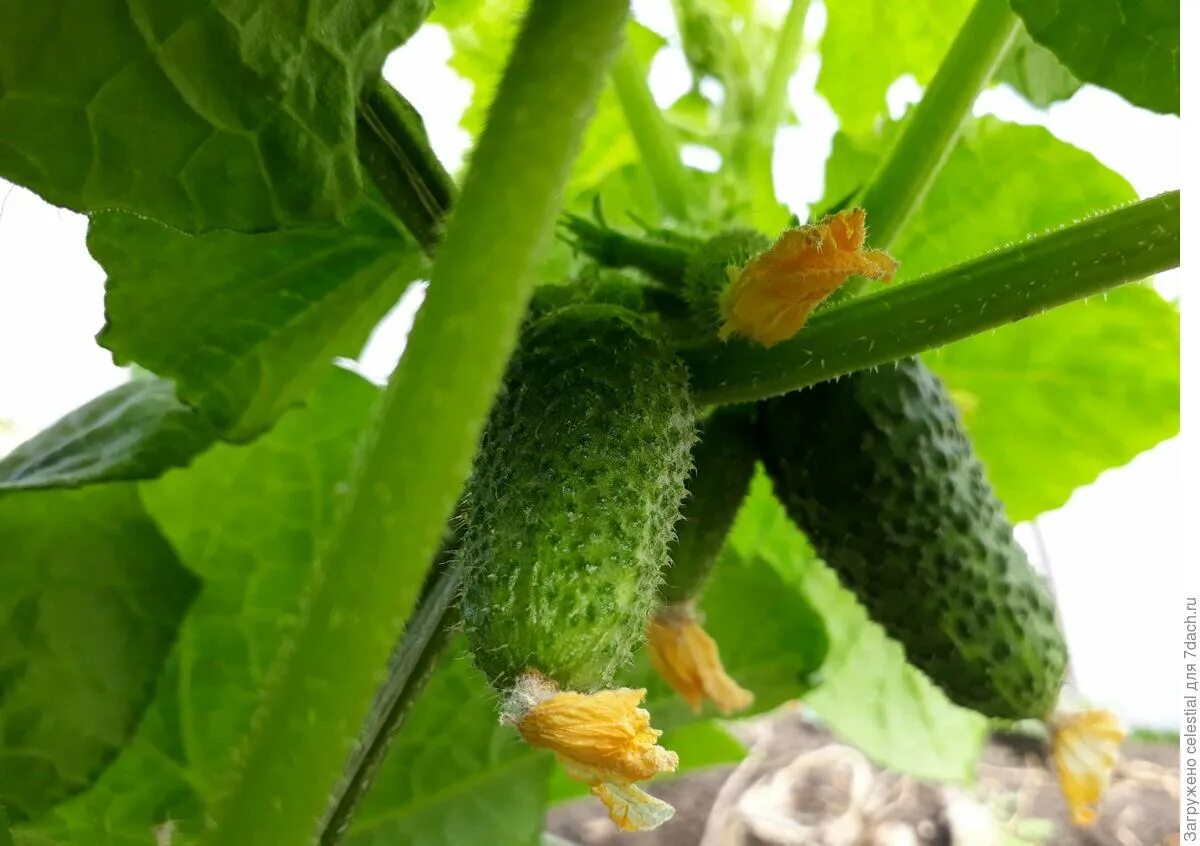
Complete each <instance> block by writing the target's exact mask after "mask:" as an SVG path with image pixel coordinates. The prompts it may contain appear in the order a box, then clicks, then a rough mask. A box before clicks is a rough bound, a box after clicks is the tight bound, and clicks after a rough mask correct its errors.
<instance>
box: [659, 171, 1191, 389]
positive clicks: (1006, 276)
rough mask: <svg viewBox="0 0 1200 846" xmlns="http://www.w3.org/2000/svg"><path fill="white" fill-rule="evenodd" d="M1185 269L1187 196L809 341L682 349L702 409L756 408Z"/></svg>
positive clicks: (1026, 250) (889, 295)
mask: <svg viewBox="0 0 1200 846" xmlns="http://www.w3.org/2000/svg"><path fill="white" fill-rule="evenodd" d="M1178 265H1179V192H1178V191H1173V192H1171V193H1168V194H1161V195H1159V196H1157V197H1152V198H1150V199H1148V200H1142V201H1141V202H1138V203H1134V204H1132V205H1129V206H1125V207H1123V208H1120V209H1117V210H1115V211H1111V212H1108V213H1106V214H1102V215H1099V216H1097V217H1094V218H1091V219H1090V220H1086V221H1084V222H1082V223H1077V224H1075V225H1074V226H1070V227H1067V228H1065V229H1060V230H1058V231H1056V232H1053V233H1050V234H1048V235H1043V236H1041V237H1038V238H1033V239H1031V240H1029V241H1026V242H1025V243H1023V244H1019V245H1016V246H1013V247H1009V248H1007V249H1004V250H1000V251H997V252H994V253H989V254H987V255H984V256H980V257H979V258H977V259H974V260H972V261H969V262H966V263H965V264H961V265H958V266H957V267H952V268H949V269H947V270H944V271H941V272H938V273H934V274H930V275H929V276H925V277H923V278H921V279H917V280H914V281H912V282H908V283H905V284H904V285H899V286H897V287H895V288H892V289H890V290H887V291H883V292H881V293H879V294H876V295H874V296H871V297H864V298H862V299H859V300H855V301H853V302H850V303H847V304H845V305H841V306H838V307H835V308H831V309H828V310H827V311H824V312H820V313H818V314H817V315H816V316H814V317H813V318H812V320H810V321H809V324H808V325H807V326H806V327H805V328H804V330H803V331H802V332H800V334H799V335H797V336H796V337H795V338H793V339H792V340H790V341H787V342H785V343H782V344H779V345H778V346H776V347H772V348H770V349H765V348H763V347H761V346H758V345H756V344H751V343H749V342H743V341H735V342H730V343H708V344H705V345H702V346H698V347H692V348H687V349H684V350H682V351H681V352H682V354H683V357H684V360H685V361H686V362H687V364H688V367H689V368H690V369H691V372H692V388H693V391H694V393H695V397H696V399H697V401H698V402H703V403H709V404H720V403H736V402H748V401H751V400H758V399H765V398H766V397H770V396H775V395H777V394H783V393H787V392H788V391H794V390H797V389H799V388H803V387H806V386H808V385H813V384H816V383H817V382H824V381H826V380H827V379H832V378H834V377H837V376H841V375H843V374H846V373H851V372H853V371H855V370H860V369H862V368H864V367H873V366H876V365H879V364H883V363H885V362H889V361H894V360H895V359H898V358H903V357H904V356H909V355H914V354H916V353H919V352H922V351H924V350H928V349H932V348H934V347H939V346H942V345H943V344H947V343H950V342H951V341H957V340H959V339H961V338H965V337H968V336H970V335H974V334H977V333H979V332H984V331H987V330H988V329H994V328H996V327H997V326H1001V325H1003V324H1005V323H1012V322H1014V321H1017V320H1021V319H1023V318H1026V317H1030V316H1031V315H1035V314H1038V313H1040V312H1042V311H1045V310H1046V309H1049V308H1053V307H1054V306H1057V305H1062V304H1063V303H1067V302H1071V301H1072V300H1078V299H1082V298H1084V297H1087V296H1090V295H1092V294H1097V293H1100V292H1102V291H1106V290H1108V289H1109V288H1113V287H1115V286H1117V285H1120V284H1122V283H1125V282H1129V281H1132V280H1136V279H1144V278H1146V277H1147V276H1150V275H1152V274H1154V273H1157V272H1159V271H1162V270H1166V269H1169V268H1172V267H1177V266H1178Z"/></svg>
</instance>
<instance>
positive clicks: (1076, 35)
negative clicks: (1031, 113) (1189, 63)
mask: <svg viewBox="0 0 1200 846" xmlns="http://www.w3.org/2000/svg"><path fill="white" fill-rule="evenodd" d="M1010 2H1011V4H1012V7H1013V10H1014V11H1015V12H1016V13H1017V14H1018V15H1020V16H1021V18H1022V19H1023V20H1024V21H1025V27H1026V29H1028V30H1029V34H1030V35H1031V36H1033V38H1034V40H1035V41H1037V42H1039V43H1040V44H1043V45H1045V46H1046V47H1048V48H1049V49H1050V50H1052V51H1053V52H1054V54H1055V55H1057V56H1058V58H1059V59H1061V60H1062V63H1063V64H1064V65H1066V66H1067V67H1068V68H1070V69H1071V71H1072V72H1074V74H1075V75H1076V76H1077V77H1079V78H1080V79H1082V80H1084V81H1085V82H1094V83H1096V84H1097V85H1103V86H1104V87H1105V88H1110V89H1112V90H1113V91H1116V92H1117V93H1118V94H1120V95H1121V96H1122V97H1124V98H1125V99H1126V100H1128V101H1129V102H1131V103H1133V104H1134V105H1135V106H1142V107H1144V108H1147V109H1153V110H1154V111H1156V112H1172V113H1174V114H1179V3H1177V2H1175V0H1052V2H1046V0H1010Z"/></svg>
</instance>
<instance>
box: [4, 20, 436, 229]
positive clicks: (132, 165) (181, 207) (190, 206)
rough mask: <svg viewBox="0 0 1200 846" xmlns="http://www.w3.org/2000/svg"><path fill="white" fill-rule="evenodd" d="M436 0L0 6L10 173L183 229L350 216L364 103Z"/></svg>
mask: <svg viewBox="0 0 1200 846" xmlns="http://www.w3.org/2000/svg"><path fill="white" fill-rule="evenodd" d="M428 10H429V2H428V0H352V2H342V3H314V2H303V3H295V2H287V0H270V2H266V3H238V2H235V0H187V2H168V0H133V2H125V0H47V2H41V3H36V4H30V3H27V2H24V0H0V176H4V177H5V178H7V179H11V180H13V181H15V182H19V183H21V184H24V185H27V186H28V187H30V188H32V189H33V190H35V191H37V192H38V193H40V194H41V195H42V196H43V197H45V198H46V199H47V200H49V201H50V202H52V203H55V204H58V205H63V206H67V207H69V208H72V209H75V210H77V211H97V210H102V209H127V210H129V211H134V212H137V213H139V214H143V215H148V216H150V217H154V218H157V219H159V220H162V221H164V222H166V223H169V224H171V225H173V226H177V227H179V228H181V229H185V230H188V231H194V232H198V231H204V230H209V229H219V228H229V229H237V230H242V231H259V230H267V229H277V228H282V227H292V226H298V225H304V224H308V223H320V222H330V221H335V220H340V219H342V218H343V217H345V216H346V215H347V214H348V213H349V212H350V211H351V210H352V209H353V207H354V205H355V202H356V200H357V198H358V195H359V192H360V189H361V185H362V178H361V175H360V173H359V168H358V159H357V155H356V149H355V135H354V131H355V105H356V101H357V96H358V91H359V89H360V88H361V86H362V84H363V82H364V81H365V80H366V79H367V78H368V77H369V76H370V75H372V74H375V73H378V71H379V68H380V66H381V65H382V62H383V58H384V56H385V54H386V52H387V51H388V50H389V49H390V48H392V47H395V46H397V45H398V44H400V43H401V42H402V41H403V40H404V39H405V38H407V37H408V35H410V34H411V33H412V32H413V31H415V30H416V28H417V26H419V25H420V22H421V21H422V20H423V19H424V17H425V15H426V13H427V12H428Z"/></svg>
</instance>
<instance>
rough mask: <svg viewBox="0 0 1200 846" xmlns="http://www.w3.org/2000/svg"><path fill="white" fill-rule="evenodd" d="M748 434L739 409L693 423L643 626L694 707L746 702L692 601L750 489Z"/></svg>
mask: <svg viewBox="0 0 1200 846" xmlns="http://www.w3.org/2000/svg"><path fill="white" fill-rule="evenodd" d="M751 435H752V431H751V419H750V413H749V412H748V411H747V410H746V409H743V408H734V409H725V410H721V411H717V412H716V413H714V414H713V415H712V416H711V417H710V418H709V419H708V420H707V421H705V423H704V425H703V427H702V428H701V431H700V441H699V443H698V444H697V445H696V448H695V450H694V452H693V455H692V458H693V460H694V461H695V464H696V470H695V472H694V474H693V475H692V477H691V478H690V479H689V480H688V497H687V499H686V500H685V501H684V505H683V519H682V520H681V521H680V524H679V529H678V534H677V537H676V539H675V543H674V544H673V545H672V547H671V566H670V567H668V568H667V572H666V576H665V578H664V580H663V584H662V588H661V589H660V591H659V596H660V599H661V601H662V605H660V606H659V608H658V609H657V610H656V611H655V612H654V615H653V616H652V617H651V619H650V624H649V626H648V628H647V630H646V645H647V649H648V651H649V653H650V662H651V663H652V664H653V665H654V668H655V669H656V670H657V671H658V673H659V675H661V676H662V677H663V679H664V680H665V681H666V682H667V684H669V685H670V686H671V688H672V689H673V690H674V691H675V692H676V693H678V694H679V695H680V696H682V697H683V698H684V699H685V700H686V701H687V702H688V704H689V705H691V707H692V710H694V711H699V710H700V707H701V703H702V702H703V700H704V699H708V700H710V701H711V702H712V703H713V704H714V705H715V706H716V708H717V710H718V711H720V712H721V713H724V714H729V713H732V712H734V711H740V710H742V709H743V708H746V707H748V706H749V705H750V704H751V703H752V702H753V701H754V696H753V694H751V693H750V692H749V691H747V690H745V689H743V688H742V687H740V686H739V685H738V684H737V683H736V682H735V681H734V680H733V679H732V678H730V677H729V675H728V674H727V673H726V672H725V668H724V667H723V666H722V664H721V657H720V653H719V652H718V649H717V645H716V643H715V641H713V639H712V638H711V637H710V636H709V635H708V633H707V632H705V631H704V629H703V627H702V620H701V618H700V616H699V614H698V613H697V611H696V609H695V604H694V600H695V598H696V596H697V594H699V592H700V590H701V589H702V588H703V586H704V582H705V580H706V579H707V578H708V575H709V573H711V572H712V568H713V565H715V564H716V561H717V556H718V555H719V554H720V552H721V548H722V547H723V546H724V545H725V538H726V537H727V536H728V534H729V530H730V528H731V527H732V526H733V521H734V518H735V517H736V516H737V512H738V509H739V508H740V507H741V504H742V500H743V499H745V497H746V491H747V490H748V489H749V487H750V478H751V477H752V476H753V474H754V464H755V461H756V459H757V454H756V452H755V449H754V444H753V441H752V439H751Z"/></svg>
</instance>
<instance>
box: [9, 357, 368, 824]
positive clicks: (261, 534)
mask: <svg viewBox="0 0 1200 846" xmlns="http://www.w3.org/2000/svg"><path fill="white" fill-rule="evenodd" d="M378 396H379V391H378V390H377V389H376V388H375V387H374V386H372V385H371V384H369V383H368V382H366V381H364V380H363V379H361V378H359V377H358V376H355V375H353V374H351V373H348V372H346V371H343V370H340V369H338V368H328V367H327V368H326V373H325V378H324V379H323V380H322V381H321V383H320V384H319V385H318V387H317V389H316V390H315V391H314V394H313V396H312V398H311V400H310V401H309V403H308V404H307V405H306V407H305V408H304V409H302V410H298V411H296V412H294V413H292V414H289V415H287V416H286V417H284V418H283V420H282V421H280V424H279V425H278V426H277V427H275V429H273V430H272V431H271V432H270V433H268V434H267V435H265V436H263V437H262V438H260V439H259V440H257V441H255V442H254V443H253V444H251V445H249V446H241V447H235V446H230V445H226V444H219V445H217V446H215V447H214V448H213V449H211V450H209V451H208V452H207V453H205V454H204V455H203V456H201V457H200V458H198V459H197V460H196V462H195V463H194V464H193V465H192V466H191V467H189V468H187V469H185V470H175V471H172V472H170V473H168V474H167V475H166V476H164V477H163V478H162V479H159V480H158V481H156V482H153V483H149V484H144V485H142V486H141V489H142V497H143V499H144V501H145V503H146V508H147V510H148V511H149V512H150V513H151V514H152V515H153V516H154V517H155V519H156V520H157V521H158V523H159V525H160V526H161V527H162V531H163V533H164V534H165V535H166V536H167V538H168V539H169V540H170V541H171V544H172V545H173V546H174V547H175V549H176V550H178V553H179V556H180V558H181V559H182V560H183V562H184V563H185V564H186V566H187V567H188V568H189V569H190V570H191V571H192V572H194V573H196V574H198V575H199V576H201V577H202V578H203V580H204V585H203V589H202V590H201V592H200V594H199V596H198V597H197V598H196V601H195V603H194V604H193V606H192V608H191V610H190V611H189V612H188V614H187V616H186V617H185V618H184V621H183V624H182V626H181V627H180V631H179V638H178V643H177V645H176V648H175V651H174V653H173V654H172V656H171V660H170V662H169V664H168V666H167V669H166V671H165V673H164V674H163V676H162V677H161V678H160V681H159V686H158V690H157V692H156V694H155V698H154V703H153V705H152V706H151V708H150V709H149V712H148V713H147V717H146V719H145V720H144V721H143V722H142V724H141V726H140V727H139V729H138V732H137V735H136V736H135V737H134V739H133V741H132V742H131V743H130V744H129V746H128V747H127V748H126V749H125V750H124V751H123V752H122V754H121V755H120V757H119V758H118V759H117V760H116V762H114V764H113V765H112V766H111V767H110V768H109V769H108V770H107V771H106V772H105V773H104V776H103V777H102V778H101V779H100V781H99V782H98V783H97V784H96V785H95V786H94V787H93V788H92V789H91V790H90V791H88V792H87V793H86V794H84V795H82V796H80V797H78V798H77V799H76V800H74V801H73V802H71V803H68V804H67V805H65V806H63V807H62V808H60V810H59V813H58V814H57V815H56V819H55V822H56V824H57V825H59V826H60V827H61V829H62V830H63V831H65V832H69V833H70V834H72V835H73V836H74V837H75V838H78V841H79V842H80V843H86V844H88V846H91V844H92V843H112V844H124V843H127V842H129V843H132V842H138V843H145V842H146V837H147V832H148V831H149V829H150V827H151V826H154V825H158V824H161V823H163V822H165V821H167V820H175V821H176V822H177V823H178V825H179V830H180V831H181V832H185V833H189V832H190V833H196V832H198V831H199V830H200V827H201V825H202V822H203V818H204V813H205V812H204V808H205V806H206V805H207V804H208V802H209V801H210V800H211V799H212V796H213V794H214V793H215V792H217V791H218V790H219V789H220V787H221V786H222V784H223V783H224V781H225V780H226V779H227V778H228V772H229V767H230V765H231V764H232V763H233V756H234V754H235V750H236V749H237V748H238V746H239V745H240V743H241V740H242V738H243V736H244V735H245V733H246V731H247V729H248V728H249V725H250V721H251V718H252V715H253V712H254V709H255V707H256V705H257V703H258V700H259V698H260V696H261V695H262V692H263V690H264V689H265V687H266V686H267V682H266V680H267V675H268V673H269V670H270V668H271V666H272V664H273V662H274V659H275V657H276V655H277V654H278V652H279V650H280V648H281V646H282V645H283V644H284V642H285V639H286V638H287V636H288V634H289V633H290V632H291V628H292V626H293V624H294V620H295V615H296V609H297V606H298V604H299V602H300V599H301V594H302V589H303V587H304V585H305V584H306V583H307V581H308V578H309V575H310V574H311V572H312V569H313V566H314V564H313V562H314V560H315V557H316V551H317V549H318V548H319V547H320V546H321V544H322V543H323V542H324V540H325V538H326V536H327V534H328V531H329V526H330V524H331V522H332V519H333V515H334V513H335V512H336V510H337V508H338V505H339V502H340V494H339V491H340V490H341V488H342V486H343V485H344V482H345V479H346V478H347V476H348V474H349V467H350V462H351V458H352V456H353V453H354V450H355V447H356V445H357V441H358V437H359V435H360V433H361V430H362V429H363V428H364V427H365V426H366V425H367V421H368V420H369V418H370V413H371V411H372V410H373V408H374V407H375V405H376V402H377V399H378ZM89 490H100V491H103V490H108V488H107V487H105V488H98V489H89ZM0 502H2V501H0ZM101 833H102V834H101ZM101 837H103V838H107V839H100V838H101ZM92 838H95V839H92ZM139 838H140V839H139Z"/></svg>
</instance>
